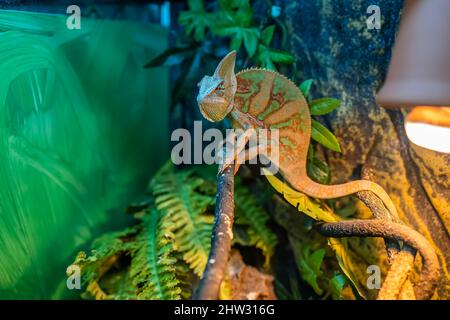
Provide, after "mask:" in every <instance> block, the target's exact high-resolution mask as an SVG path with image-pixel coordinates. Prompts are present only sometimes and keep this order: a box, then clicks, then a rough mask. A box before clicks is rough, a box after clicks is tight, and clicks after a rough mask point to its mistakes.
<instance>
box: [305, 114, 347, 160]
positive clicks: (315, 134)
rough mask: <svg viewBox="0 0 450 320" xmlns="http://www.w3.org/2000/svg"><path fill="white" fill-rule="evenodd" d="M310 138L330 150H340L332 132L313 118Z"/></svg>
mask: <svg viewBox="0 0 450 320" xmlns="http://www.w3.org/2000/svg"><path fill="white" fill-rule="evenodd" d="M311 138H312V139H313V140H315V141H317V142H319V143H320V144H321V145H323V146H324V147H326V148H328V149H330V150H333V151H336V152H341V147H340V146H339V142H338V141H337V139H336V137H335V136H334V134H332V133H331V131H330V130H328V129H327V128H326V127H325V126H323V125H322V124H321V123H320V122H319V121H317V120H314V119H311Z"/></svg>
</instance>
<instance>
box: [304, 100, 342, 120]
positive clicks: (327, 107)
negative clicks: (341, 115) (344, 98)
mask: <svg viewBox="0 0 450 320" xmlns="http://www.w3.org/2000/svg"><path fill="white" fill-rule="evenodd" d="M340 104H341V101H340V100H338V99H333V98H321V99H315V100H313V101H311V103H310V107H311V114H312V115H313V116H321V115H324V114H327V113H330V112H331V111H333V110H334V109H336V108H337V107H339V105H340Z"/></svg>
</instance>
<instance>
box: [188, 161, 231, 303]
mask: <svg viewBox="0 0 450 320" xmlns="http://www.w3.org/2000/svg"><path fill="white" fill-rule="evenodd" d="M233 171H234V165H230V166H229V167H228V168H227V169H225V170H224V171H223V173H221V174H219V176H218V179H217V192H216V207H215V211H214V217H215V218H214V228H213V233H212V239H211V251H210V252H209V258H208V263H207V265H206V268H205V271H204V272H203V276H202V278H201V280H200V284H199V286H198V288H197V290H196V292H195V294H194V296H193V299H194V300H215V299H218V297H219V290H220V284H221V282H222V280H223V277H224V274H225V270H226V267H227V263H228V259H229V256H230V250H231V240H232V239H233V220H234V173H233Z"/></svg>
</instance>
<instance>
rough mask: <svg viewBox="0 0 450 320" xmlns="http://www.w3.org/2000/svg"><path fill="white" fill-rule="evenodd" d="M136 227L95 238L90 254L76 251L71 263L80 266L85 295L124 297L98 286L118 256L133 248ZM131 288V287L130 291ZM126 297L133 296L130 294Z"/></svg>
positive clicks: (126, 253) (100, 298) (99, 298)
mask: <svg viewBox="0 0 450 320" xmlns="http://www.w3.org/2000/svg"><path fill="white" fill-rule="evenodd" d="M137 232H138V228H137V227H133V228H128V229H125V230H123V231H120V232H112V233H108V234H105V235H103V236H102V237H100V238H98V239H96V240H95V241H94V242H93V244H92V249H91V251H90V254H89V255H87V254H86V253H85V252H83V251H82V252H80V253H78V255H77V257H76V258H75V261H74V263H73V264H72V265H76V266H78V267H79V268H80V272H81V281H82V284H83V286H84V287H86V292H85V294H83V296H85V297H89V298H94V299H96V300H105V299H125V298H126V297H125V295H121V296H120V297H119V296H117V295H116V294H115V293H112V294H108V293H106V292H105V291H104V290H103V289H102V288H101V286H100V282H101V280H102V278H103V276H104V275H105V274H106V273H107V272H108V271H109V270H110V269H111V268H112V267H113V266H114V265H116V263H117V262H118V260H119V259H120V257H122V256H124V255H129V254H130V252H131V251H132V250H133V247H134V243H133V241H130V239H134V237H135V236H136V234H137ZM132 290H133V288H131V291H132ZM128 298H134V296H133V295H132V294H131V295H130V296H129V297H128Z"/></svg>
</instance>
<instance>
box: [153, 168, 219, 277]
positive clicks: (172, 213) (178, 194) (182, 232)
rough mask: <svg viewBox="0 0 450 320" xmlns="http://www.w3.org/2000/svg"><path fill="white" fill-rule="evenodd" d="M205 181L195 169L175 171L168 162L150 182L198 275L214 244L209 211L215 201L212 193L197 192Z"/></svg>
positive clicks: (156, 199)
mask: <svg viewBox="0 0 450 320" xmlns="http://www.w3.org/2000/svg"><path fill="white" fill-rule="evenodd" d="M203 184H204V180H203V179H201V178H198V177H194V176H192V171H189V170H184V171H179V172H176V173H175V172H174V171H173V167H168V166H165V167H164V168H163V170H162V171H161V172H160V173H159V174H158V175H157V176H156V177H155V178H154V179H153V181H152V183H151V184H150V190H151V192H152V193H153V195H154V197H155V204H156V207H157V209H158V210H160V211H161V212H162V213H163V214H164V215H167V219H168V220H169V221H171V222H172V223H173V226H174V229H173V232H174V234H175V238H174V240H175V243H176V245H177V250H178V251H179V252H181V253H182V254H183V259H184V260H185V261H186V262H187V264H188V265H189V267H190V268H191V269H192V270H193V271H194V272H195V274H197V275H198V276H201V275H202V273H203V270H204V269H205V266H206V263H207V260H208V255H209V250H210V246H211V231H212V226H213V218H212V216H207V215H206V212H207V210H208V209H209V208H210V207H211V206H212V205H213V204H214V201H215V199H214V197H212V196H211V195H205V194H201V193H200V192H198V188H200V187H201V186H202V185H203Z"/></svg>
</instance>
